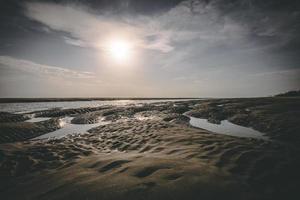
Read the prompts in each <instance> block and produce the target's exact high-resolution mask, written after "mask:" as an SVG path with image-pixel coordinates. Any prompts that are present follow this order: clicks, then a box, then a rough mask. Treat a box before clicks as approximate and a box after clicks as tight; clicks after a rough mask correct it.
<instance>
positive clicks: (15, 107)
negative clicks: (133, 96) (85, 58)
mask: <svg viewBox="0 0 300 200" xmlns="http://www.w3.org/2000/svg"><path fill="white" fill-rule="evenodd" d="M187 100H189V99H171V100H170V99H165V100H112V101H59V102H32V103H0V112H10V113H27V112H32V111H38V110H48V109H53V108H63V109H69V108H86V107H98V106H105V105H116V106H121V105H130V104H142V103H157V102H168V101H187Z"/></svg>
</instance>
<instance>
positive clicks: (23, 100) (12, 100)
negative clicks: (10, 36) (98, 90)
mask: <svg viewBox="0 0 300 200" xmlns="http://www.w3.org/2000/svg"><path fill="white" fill-rule="evenodd" d="M168 99H170V100H174V99H195V100H197V99H203V98H195V97H194V98H117V97H116V98H0V103H32V102H62V101H66V102H68V101H115V100H168Z"/></svg>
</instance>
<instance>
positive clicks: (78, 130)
mask: <svg viewBox="0 0 300 200" xmlns="http://www.w3.org/2000/svg"><path fill="white" fill-rule="evenodd" d="M72 119H73V117H65V118H62V119H61V121H60V126H61V127H62V128H60V129H58V130H56V131H53V132H50V133H46V134H44V135H41V136H39V137H36V138H34V140H36V139H50V138H62V137H64V136H66V135H69V134H82V133H87V131H88V130H89V129H91V128H95V127H97V126H100V125H105V124H108V123H110V122H103V121H100V122H99V123H95V124H71V120H72Z"/></svg>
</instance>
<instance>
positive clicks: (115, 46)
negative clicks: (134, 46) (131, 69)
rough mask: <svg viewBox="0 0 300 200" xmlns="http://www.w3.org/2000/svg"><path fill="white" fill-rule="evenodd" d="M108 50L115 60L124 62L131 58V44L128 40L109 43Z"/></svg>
mask: <svg viewBox="0 0 300 200" xmlns="http://www.w3.org/2000/svg"><path fill="white" fill-rule="evenodd" d="M108 50H109V53H110V55H111V57H112V58H113V59H114V60H115V61H117V62H122V61H126V60H128V59H129V57H130V53H131V46H130V44H129V43H128V42H127V41H123V40H115V41H112V42H111V43H110V44H109V47H108Z"/></svg>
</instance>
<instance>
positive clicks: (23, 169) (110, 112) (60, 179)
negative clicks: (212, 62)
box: [0, 101, 300, 200]
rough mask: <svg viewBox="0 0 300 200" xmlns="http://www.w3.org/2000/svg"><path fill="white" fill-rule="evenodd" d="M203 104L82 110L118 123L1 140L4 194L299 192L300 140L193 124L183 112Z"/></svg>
mask: <svg viewBox="0 0 300 200" xmlns="http://www.w3.org/2000/svg"><path fill="white" fill-rule="evenodd" d="M197 104H199V102H198V103H196V102H194V101H192V102H189V103H184V102H181V103H178V104H176V106H174V105H173V104H170V103H165V104H163V105H160V104H158V105H150V106H149V105H147V106H146V105H145V106H142V107H135V106H131V107H121V108H118V109H117V108H105V109H104V110H103V111H102V110H101V109H99V110H97V111H93V112H95V113H92V112H84V113H83V112H81V113H79V114H76V113H75V114H74V115H77V117H78V120H77V122H78V123H80V122H81V120H83V122H85V123H89V120H86V119H94V118H95V116H98V117H99V116H101V117H104V118H106V119H107V120H109V121H110V122H111V123H109V124H106V125H102V126H99V127H96V128H93V129H91V130H89V133H88V134H78V135H69V136H67V137H65V138H61V139H52V140H37V141H30V140H26V141H23V142H13V143H3V144H0V196H1V199H39V200H40V199H51V200H52V199H89V200H90V199H104V200H105V199H107V200H114V199H149V200H150V199H175V200H177V199H247V200H248V199H249V200H250V199H251V200H252V199H298V198H299V194H298V186H299V184H300V181H299V180H300V179H299V177H300V172H299V167H300V162H299V161H300V159H299V155H300V154H299V153H300V152H299V148H298V146H297V145H296V144H297V143H291V142H287V141H281V140H276V137H275V139H274V140H270V141H266V140H259V139H252V138H238V137H232V136H226V135H220V134H215V133H212V132H209V131H206V130H203V129H197V128H193V127H191V126H190V125H189V123H188V120H187V119H186V117H184V116H183V115H182V114H183V113H184V112H186V111H189V110H191V109H192V110H194V112H196V111H199V109H198V108H197V106H196V105H197ZM104 111H105V112H104ZM61 113H63V111H62V112H61ZM56 115H57V114H56ZM80 119H81V120H80ZM285 134H286V133H285ZM270 136H272V134H271V133H270Z"/></svg>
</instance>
